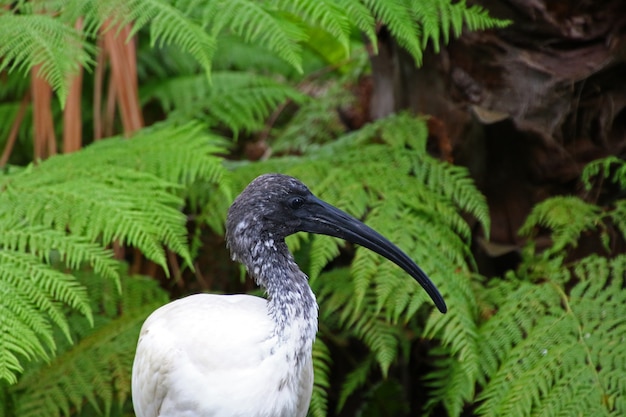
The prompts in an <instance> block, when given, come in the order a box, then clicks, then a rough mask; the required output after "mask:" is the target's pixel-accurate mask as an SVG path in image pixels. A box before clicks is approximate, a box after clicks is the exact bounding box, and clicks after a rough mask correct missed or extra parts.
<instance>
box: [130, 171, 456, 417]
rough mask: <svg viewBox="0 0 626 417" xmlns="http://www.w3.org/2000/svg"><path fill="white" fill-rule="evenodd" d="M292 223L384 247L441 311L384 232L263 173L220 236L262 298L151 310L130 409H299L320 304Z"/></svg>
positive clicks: (150, 412) (182, 415)
mask: <svg viewBox="0 0 626 417" xmlns="http://www.w3.org/2000/svg"><path fill="white" fill-rule="evenodd" d="M298 231H308V232H313V233H322V234H327V235H331V236H335V237H340V238H344V239H346V240H350V241H352V242H354V243H358V244H361V245H363V246H366V247H368V248H370V249H372V250H374V251H376V252H378V253H380V254H382V255H383V256H385V257H387V258H388V259H390V260H392V261H393V262H395V263H397V264H398V265H400V266H401V267H402V268H403V269H405V270H406V271H407V272H408V273H409V274H411V275H412V276H413V277H414V278H416V279H417V280H418V282H419V283H420V284H421V285H422V286H423V287H424V288H425V289H426V291H427V292H428V293H429V294H430V295H431V297H432V298H433V300H434V301H435V304H436V305H437V307H438V308H439V309H440V310H441V311H442V312H445V310H446V307H445V303H444V302H443V299H442V298H441V295H440V294H439V292H438V291H437V289H436V288H435V286H434V285H433V284H432V282H430V280H429V279H428V277H427V276H426V275H425V274H424V273H423V272H422V271H421V270H420V269H419V267H417V265H415V263H413V261H411V260H410V259H409V258H408V257H407V256H406V255H405V254H404V253H402V252H401V251H400V250H399V249H398V248H397V247H395V246H394V245H393V244H391V243H390V242H389V241H387V240H386V239H385V238H383V237H382V236H380V235H379V234H378V233H376V232H375V231H373V230H372V229H370V228H368V227H367V226H365V225H364V224H363V223H361V222H359V221H358V220H356V219H354V218H352V217H350V216H348V215H347V214H345V213H343V212H342V211H340V210H338V209H336V208H334V207H332V206H330V205H329V204H327V203H325V202H323V201H321V200H319V199H317V198H316V197H315V196H313V195H312V194H311V193H310V192H309V190H308V189H307V188H306V187H305V186H304V185H303V184H302V183H300V182H299V181H297V180H295V179H294V178H291V177H287V176H284V175H278V174H270V175H264V176H261V177H259V178H257V179H256V180H254V181H253V182H252V183H251V184H250V185H249V186H248V187H247V188H246V190H244V192H242V194H241V195H240V196H239V197H238V198H237V199H236V200H235V202H234V203H233V205H232V206H231V209H230V210H229V215H228V219H227V234H226V237H227V241H228V246H229V248H230V250H231V253H232V256H233V259H235V260H238V261H240V262H242V263H243V264H244V265H245V266H246V268H247V269H248V272H249V273H250V275H251V276H252V277H253V278H254V279H255V280H256V282H257V283H258V284H259V285H260V286H261V287H263V288H264V289H265V290H266V292H267V295H268V299H267V300H265V299H263V298H259V297H254V296H250V295H209V294H198V295H192V296H189V297H186V298H182V299H180V300H177V301H174V302H172V303H169V304H167V305H165V306H163V307H161V308H159V309H158V310H156V311H155V312H154V313H152V314H151V315H150V317H148V319H147V320H146V322H145V323H144V325H143V327H142V329H141V334H140V337H139V342H138V345H137V352H136V355H135V362H134V364H133V375H132V392H133V405H134V408H135V412H136V415H137V417H304V416H306V413H307V410H308V406H309V402H310V399H311V392H312V387H313V367H312V357H311V349H312V345H313V341H314V340H315V333H316V331H317V304H316V302H315V296H314V295H313V293H312V291H311V289H310V287H309V286H308V283H307V277H306V275H305V274H304V273H302V272H301V271H300V269H299V268H298V266H297V265H296V263H295V262H294V260H293V257H292V255H291V253H289V251H288V250H287V246H286V245H285V242H284V238H285V237H286V236H288V235H290V234H293V233H295V232H298Z"/></svg>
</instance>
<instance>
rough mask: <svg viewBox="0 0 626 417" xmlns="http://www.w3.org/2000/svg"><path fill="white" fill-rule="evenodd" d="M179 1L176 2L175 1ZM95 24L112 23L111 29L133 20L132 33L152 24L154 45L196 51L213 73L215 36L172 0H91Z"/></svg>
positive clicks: (151, 38) (206, 70)
mask: <svg viewBox="0 0 626 417" xmlns="http://www.w3.org/2000/svg"><path fill="white" fill-rule="evenodd" d="M174 3H175V2H174ZM91 4H92V5H91V10H92V11H91V12H90V13H88V16H92V20H93V21H95V22H97V23H96V24H94V25H92V26H94V27H104V24H105V22H107V21H109V20H110V22H111V24H110V25H109V26H107V27H106V29H107V30H114V29H115V28H116V26H117V27H121V26H124V25H127V24H132V25H133V29H132V31H131V36H132V35H134V34H136V33H137V32H138V31H139V30H140V29H142V28H143V27H145V26H148V25H149V27H150V44H151V46H153V47H154V46H163V45H170V44H171V45H176V46H177V47H178V48H180V49H182V50H183V51H186V52H187V53H189V54H190V55H192V56H193V57H194V58H195V59H196V60H197V61H198V63H199V64H200V65H201V66H202V68H203V69H204V75H205V76H206V77H210V74H211V63H212V60H213V54H214V53H215V49H216V40H215V37H214V36H212V35H210V34H209V33H208V32H207V31H206V30H204V28H203V26H202V25H200V24H199V23H198V22H197V21H196V20H195V19H192V18H190V16H187V15H186V14H185V13H183V11H181V10H180V9H178V8H177V7H175V4H172V2H169V1H164V0H130V1H128V0H106V1H98V0H96V1H93V0H91Z"/></svg>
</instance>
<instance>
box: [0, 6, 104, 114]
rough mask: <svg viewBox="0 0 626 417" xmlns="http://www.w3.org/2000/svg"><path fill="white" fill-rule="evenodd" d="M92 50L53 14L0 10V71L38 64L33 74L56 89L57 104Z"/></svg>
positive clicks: (21, 68) (90, 61)
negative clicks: (5, 11)
mask: <svg viewBox="0 0 626 417" xmlns="http://www.w3.org/2000/svg"><path fill="white" fill-rule="evenodd" d="M93 52H94V48H93V46H92V45H90V44H88V43H86V42H85V41H84V40H83V39H81V37H80V34H79V33H78V32H77V31H76V29H74V28H73V27H72V26H70V25H68V24H65V23H64V22H62V21H60V20H59V19H55V18H54V17H53V16H49V15H45V14H37V15H13V14H9V13H0V57H2V60H0V71H2V70H4V69H8V70H9V71H20V72H24V73H25V72H27V71H29V70H30V69H31V68H33V67H35V66H37V65H41V66H40V67H39V69H38V71H37V75H38V76H40V77H42V78H44V79H45V80H46V81H48V83H49V84H50V85H51V86H52V88H53V89H54V90H56V92H57V95H58V96H59V101H60V102H61V105H63V104H64V103H65V99H66V97H67V94H68V91H69V86H70V82H71V81H72V78H73V76H74V75H76V74H77V73H78V71H79V68H80V67H81V66H83V67H84V66H88V65H90V64H92V63H93V61H92V59H91V57H90V54H92V53H93Z"/></svg>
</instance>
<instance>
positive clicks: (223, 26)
mask: <svg viewBox="0 0 626 417" xmlns="http://www.w3.org/2000/svg"><path fill="white" fill-rule="evenodd" d="M202 16H203V17H202V21H203V24H204V25H206V26H208V27H209V28H210V30H211V32H212V33H213V34H214V35H215V36H217V35H219V34H220V32H222V31H223V30H226V31H229V32H232V33H235V34H237V35H239V36H241V37H242V38H243V39H244V40H245V41H247V42H254V43H256V44H259V45H263V46H264V47H266V48H267V49H269V50H270V51H272V52H274V53H276V54H277V55H278V56H279V57H281V58H282V59H284V60H285V61H286V62H288V63H290V64H291V65H293V66H294V67H295V68H296V69H297V70H298V71H299V72H302V57H301V53H302V47H301V45H300V42H302V41H303V40H305V39H306V36H305V34H304V32H303V31H302V30H301V29H300V28H299V27H298V26H297V25H296V24H294V23H293V22H292V21H290V20H289V19H288V18H286V17H285V16H281V13H277V11H275V10H272V9H270V8H268V7H267V6H266V5H265V4H263V3H258V2H255V1H250V0H227V1H224V0H222V1H207V2H204V3H203V4H202Z"/></svg>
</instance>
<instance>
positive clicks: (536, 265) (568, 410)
mask: <svg viewBox="0 0 626 417" xmlns="http://www.w3.org/2000/svg"><path fill="white" fill-rule="evenodd" d="M622 165H623V163H621V162H620V161H618V160H615V159H614V158H608V159H606V160H602V161H598V162H594V163H592V164H590V165H589V166H588V168H586V169H585V171H584V173H583V180H584V181H587V183H588V184H590V183H589V180H590V178H592V177H594V176H600V178H609V179H610V180H611V181H613V182H615V183H616V184H618V185H620V186H623V183H622V182H621V179H620V174H619V173H620V167H621V166H622ZM614 166H617V168H618V169H617V170H616V171H613V170H612V169H609V167H611V168H612V167H614ZM601 167H604V169H602V170H601V169H600V168H601ZM615 173H617V174H615ZM623 203H624V200H623V199H618V200H616V201H612V202H611V204H610V206H607V207H600V206H596V205H593V204H590V203H587V202H584V201H583V200H580V199H578V198H576V197H553V198H551V199H548V200H546V201H544V202H542V203H540V204H539V205H537V206H536V207H535V208H534V210H533V211H532V212H531V214H530V215H529V216H528V219H527V221H526V223H525V224H524V226H523V227H522V229H521V232H522V233H523V234H525V235H527V236H531V237H533V236H535V235H536V234H537V233H539V232H540V231H548V233H549V234H550V236H551V238H552V239H551V244H550V246H549V247H548V248H546V249H541V250H540V249H539V248H537V247H536V246H535V245H533V244H529V245H528V247H527V248H526V249H525V250H524V252H523V253H524V259H523V262H522V264H521V266H520V267H519V268H518V270H517V272H516V273H511V274H509V275H508V276H507V280H506V281H500V280H494V281H493V282H492V285H491V288H490V289H489V292H488V293H487V297H486V300H487V301H488V302H489V303H492V305H493V306H494V307H496V308H497V310H496V311H495V314H494V315H493V317H490V319H489V320H488V321H486V322H485V323H484V324H482V325H481V326H480V329H479V333H480V337H481V339H483V340H484V341H485V342H484V343H483V345H482V358H481V374H482V376H481V380H482V381H484V389H483V390H482V392H481V393H480V395H478V397H477V398H476V400H477V401H478V402H479V403H480V407H479V408H478V409H477V412H478V414H479V415H486V416H497V415H504V414H505V415H510V416H530V415H532V416H557V415H571V414H577V415H578V414H579V415H594V416H596V415H597V416H618V415H623V414H624V413H625V412H626V403H625V402H624V401H623V398H624V386H626V377H625V375H626V364H625V363H624V361H623V360H622V359H621V358H622V357H624V355H625V353H626V352H624V348H623V346H624V344H623V340H624V338H625V337H626V322H624V319H623V318H624V317H626V316H625V314H626V297H625V296H624V291H623V287H624V272H625V271H626V257H624V255H616V254H611V253H610V248H611V247H612V246H613V244H614V241H615V240H619V239H624V238H625V237H626V234H624V231H625V230H626V229H623V227H622V226H620V225H619V224H620V222H621V223H622V224H623V221H622V220H621V219H622V218H623V215H624V211H623V207H624V204H623ZM611 225H617V232H618V233H617V234H615V233H614V232H612V233H609V232H608V231H609V229H610V228H611ZM594 233H595V234H598V235H599V236H600V237H601V241H602V242H603V244H604V248H603V250H600V251H598V253H597V254H593V255H590V256H587V257H584V258H582V259H580V260H572V259H571V257H567V255H568V253H569V251H570V250H571V249H572V248H575V247H577V246H578V243H579V241H580V240H581V239H584V238H585V237H586V236H587V235H592V234H594ZM620 233H621V236H619V234H620ZM603 252H604V253H607V255H609V256H610V257H611V258H610V259H609V258H607V257H602V256H600V255H601V254H602V253H603ZM566 260H567V261H566Z"/></svg>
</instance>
